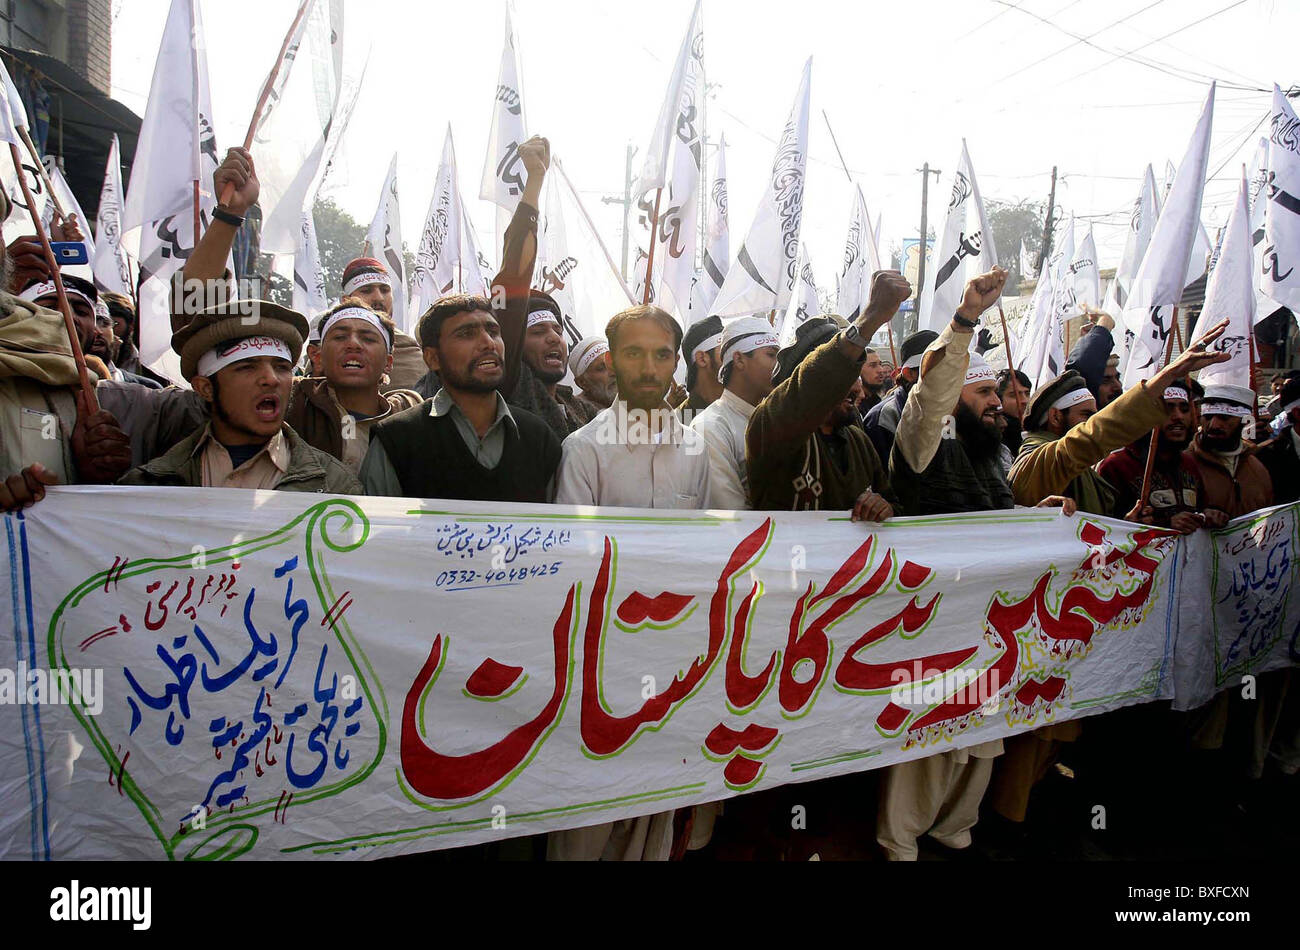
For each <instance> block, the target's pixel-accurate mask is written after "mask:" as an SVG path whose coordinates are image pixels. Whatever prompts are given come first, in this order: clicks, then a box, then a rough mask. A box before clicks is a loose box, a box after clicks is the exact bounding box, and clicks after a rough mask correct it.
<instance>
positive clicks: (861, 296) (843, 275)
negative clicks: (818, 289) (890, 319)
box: [835, 186, 880, 323]
mask: <svg viewBox="0 0 1300 950" xmlns="http://www.w3.org/2000/svg"><path fill="white" fill-rule="evenodd" d="M878 270H880V249H879V248H878V247H877V246H876V232H875V229H873V228H872V227H871V215H870V214H868V213H867V202H866V199H865V198H863V197H862V187H861V186H855V188H854V194H853V212H852V214H851V215H850V216H849V234H848V238H847V239H846V240H845V242H844V261H843V263H842V264H841V266H840V276H839V289H838V292H837V293H836V298H835V310H836V312H837V313H839V315H840V316H842V317H843V318H844V319H845V320H847V321H849V323H853V322H854V321H855V320H857V319H858V317H859V316H860V315H861V314H862V311H863V309H864V308H865V307H866V305H867V297H868V296H869V295H870V293H871V277H872V275H873V274H875V272H876V271H878Z"/></svg>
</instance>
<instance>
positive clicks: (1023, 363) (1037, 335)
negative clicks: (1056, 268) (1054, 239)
mask: <svg viewBox="0 0 1300 950" xmlns="http://www.w3.org/2000/svg"><path fill="white" fill-rule="evenodd" d="M1054 297H1055V294H1054V289H1053V286H1052V262H1051V261H1048V260H1045V261H1043V266H1042V267H1041V268H1040V269H1039V272H1038V285H1037V286H1036V287H1035V288H1034V296H1033V297H1032V298H1031V299H1030V302H1029V311H1028V316H1027V317H1026V318H1025V324H1024V327H1023V328H1022V334H1021V335H1022V336H1023V337H1024V339H1025V343H1024V346H1023V347H1022V352H1021V353H1020V354H1019V355H1017V354H1015V353H1012V354H1011V355H1012V356H1013V357H1015V358H1016V360H1017V362H1018V363H1019V364H1020V365H1019V368H1020V371H1021V372H1022V373H1024V374H1025V375H1026V376H1028V377H1029V381H1030V383H1031V386H1030V388H1031V389H1033V390H1037V389H1038V387H1039V385H1040V383H1042V382H1047V381H1048V380H1050V379H1052V378H1053V377H1055V376H1057V375H1058V374H1059V373H1060V372H1061V368H1060V367H1061V362H1059V360H1060V357H1059V350H1060V343H1059V338H1058V339H1053V337H1054V335H1055V321H1054V320H1053V312H1052V302H1053V299H1054ZM1053 344H1055V346H1053ZM1053 365H1054V366H1055V368H1052V366H1053Z"/></svg>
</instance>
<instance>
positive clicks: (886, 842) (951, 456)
mask: <svg viewBox="0 0 1300 950" xmlns="http://www.w3.org/2000/svg"><path fill="white" fill-rule="evenodd" d="M1006 279H1007V272H1006V271H1004V270H1002V269H1001V268H995V269H994V270H992V271H990V272H989V273H987V274H982V275H980V276H978V277H976V278H974V279H973V280H971V282H970V283H969V284H967V285H966V290H965V294H964V295H963V298H962V303H961V306H960V307H959V308H958V310H957V313H956V315H955V316H954V317H953V320H952V322H951V323H949V325H948V326H947V327H945V328H944V330H943V332H942V333H941V334H939V336H938V338H937V339H936V340H935V341H934V342H933V343H931V344H930V345H929V347H927V349H926V351H925V353H924V354H923V356H922V358H921V365H920V370H919V372H920V376H919V379H918V380H917V383H916V385H914V386H913V387H912V389H911V391H910V392H909V393H908V396H907V402H906V403H905V404H904V406H903V412H902V415H901V417H900V418H899V422H898V430H897V433H896V435H895V438H894V445H893V449H892V451H891V454H890V459H889V468H890V483H891V484H892V485H893V486H894V490H895V491H896V492H897V493H898V496H899V500H900V501H901V502H902V504H903V506H904V508H905V509H906V510H907V511H908V512H909V513H911V512H916V513H917V514H922V515H930V514H948V513H952V512H964V511H988V510H996V509H1007V508H1012V507H1014V506H1015V502H1014V501H1013V500H1012V497H1011V489H1010V487H1009V486H1008V485H1007V481H1006V476H1005V475H1004V474H1003V471H1002V466H1001V464H1000V462H999V450H1000V449H1001V448H1002V439H1001V435H1000V433H999V431H998V426H997V416H998V415H999V414H1000V413H1001V411H1002V404H1001V402H1000V401H999V400H998V395H997V383H996V376H995V374H994V372H993V370H992V368H991V367H990V366H989V365H988V363H987V362H986V361H985V360H984V358H983V357H982V356H979V355H978V354H975V355H972V354H970V353H969V349H970V344H971V340H972V333H973V331H974V329H975V325H976V323H977V321H978V320H979V317H980V315H981V314H983V312H984V311H985V310H986V309H988V307H990V306H991V305H992V304H993V303H995V302H996V301H997V299H998V298H999V297H1000V296H1001V295H1002V287H1003V284H1004V283H1005V282H1006ZM1039 507H1061V508H1063V509H1064V510H1065V512H1066V514H1073V513H1074V506H1073V502H1070V501H1068V500H1067V499H1064V498H1060V497H1054V498H1047V499H1044V500H1043V502H1042V503H1041V504H1040V506H1039ZM1001 754H1002V741H1001V740H1000V739H994V740H992V741H989V742H982V743H980V744H978V745H975V746H971V747H969V748H966V749H959V750H957V751H954V752H940V753H938V754H936V755H930V756H926V757H924V758H921V759H915V760H913V761H910V762H902V763H899V764H898V765H893V766H890V767H889V768H888V769H887V770H886V771H885V775H884V779H883V781H882V785H881V793H880V807H879V813H878V817H877V823H876V840H877V841H879V843H880V845H881V847H883V848H884V849H885V852H886V854H887V855H888V856H889V858H890V860H893V861H915V860H916V859H917V857H918V854H919V849H918V845H917V839H918V838H920V837H921V836H922V835H926V834H928V835H929V836H930V837H931V838H933V839H934V840H936V841H938V842H939V843H940V844H941V845H943V846H944V847H946V848H951V849H958V850H959V849H964V848H968V847H970V844H971V829H972V828H973V827H974V826H975V823H976V821H977V820H978V818H979V805H980V801H981V799H982V798H983V797H984V792H985V790H986V789H987V788H988V783H989V778H990V777H991V776H992V774H993V760H994V759H995V758H996V757H997V756H999V755H1001Z"/></svg>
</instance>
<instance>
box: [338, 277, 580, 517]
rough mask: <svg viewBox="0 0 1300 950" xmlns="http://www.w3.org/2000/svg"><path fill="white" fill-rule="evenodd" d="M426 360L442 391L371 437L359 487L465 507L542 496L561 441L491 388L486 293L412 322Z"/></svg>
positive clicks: (495, 350)
mask: <svg viewBox="0 0 1300 950" xmlns="http://www.w3.org/2000/svg"><path fill="white" fill-rule="evenodd" d="M417 332H418V333H419V336H420V342H421V344H422V345H423V346H424V361H425V363H426V364H428V366H429V367H430V368H431V369H432V370H433V371H434V372H435V373H437V375H438V379H439V380H440V381H441V383H442V385H441V387H440V388H439V390H438V392H437V394H436V395H435V396H434V397H433V399H432V400H430V401H429V402H428V403H427V404H426V403H421V404H420V405H418V406H414V407H412V408H410V409H407V410H405V411H403V412H399V413H398V414H397V415H395V416H393V417H392V418H390V419H386V420H385V421H383V422H381V423H379V424H378V425H377V426H375V428H374V429H373V430H372V432H371V439H370V451H369V452H368V453H367V454H366V460H365V462H364V463H363V464H362V466H361V481H362V484H364V485H365V486H366V491H367V493H368V494H371V495H393V496H396V497H399V498H400V497H405V498H455V499H461V500H465V501H519V502H536V503H544V502H546V501H549V500H550V495H551V483H552V479H553V477H554V475H555V470H556V466H558V465H559V462H560V440H559V439H558V438H557V437H556V435H555V433H554V432H553V431H551V429H550V427H549V426H547V424H546V423H545V422H543V421H542V420H541V419H540V418H538V417H537V416H535V415H533V414H532V413H531V412H528V411H527V410H525V409H519V408H515V409H511V408H510V407H509V406H508V405H507V404H506V400H505V398H504V397H503V396H502V395H501V393H500V392H499V391H498V390H499V387H500V386H501V380H502V378H503V377H504V376H505V365H506V354H505V342H504V341H503V340H502V336H501V325H500V324H499V323H497V319H496V312H495V311H494V310H493V307H492V303H491V301H489V300H488V299H487V298H485V297H475V296H470V295H469V294H457V295H453V296H449V297H443V298H442V299H440V300H439V301H437V302H436V303H434V304H433V306H431V307H430V308H429V309H428V310H427V311H425V313H424V316H422V317H421V318H420V325H419V327H418V329H417Z"/></svg>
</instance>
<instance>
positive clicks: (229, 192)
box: [195, 0, 313, 240]
mask: <svg viewBox="0 0 1300 950" xmlns="http://www.w3.org/2000/svg"><path fill="white" fill-rule="evenodd" d="M312 2H313V0H302V3H300V4H299V5H298V13H297V15H295V16H294V18H293V23H291V24H290V25H289V32H288V33H286V34H284V43H282V44H281V45H280V55H279V56H277V57H276V59H275V65H274V66H272V67H271V72H270V73H269V74H268V75H267V77H266V82H265V83H264V84H263V86H262V94H261V95H260V96H258V98H257V105H256V106H255V107H254V108H253V118H252V119H250V120H249V122H248V133H247V134H246V135H245V136H244V151H249V150H250V149H251V148H252V147H253V136H254V135H256V134H257V126H258V123H259V122H261V121H262V112H263V111H264V110H265V109H266V103H267V101H268V100H269V99H270V98H271V90H272V88H274V86H275V81H276V79H278V78H279V76H280V67H281V66H283V65H284V58H285V55H286V54H288V52H289V43H290V42H291V41H292V40H293V35H294V33H296V32H298V24H300V23H301V22H302V18H303V17H305V16H306V15H307V8H308V7H309V6H311V4H312ZM234 194H235V188H234V185H227V186H226V190H225V191H223V192H222V193H221V196H220V201H221V204H223V205H224V204H226V203H228V202H229V201H230V199H231V198H232V197H234ZM195 233H196V234H197V231H196V232H195ZM196 240H197V239H196Z"/></svg>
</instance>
